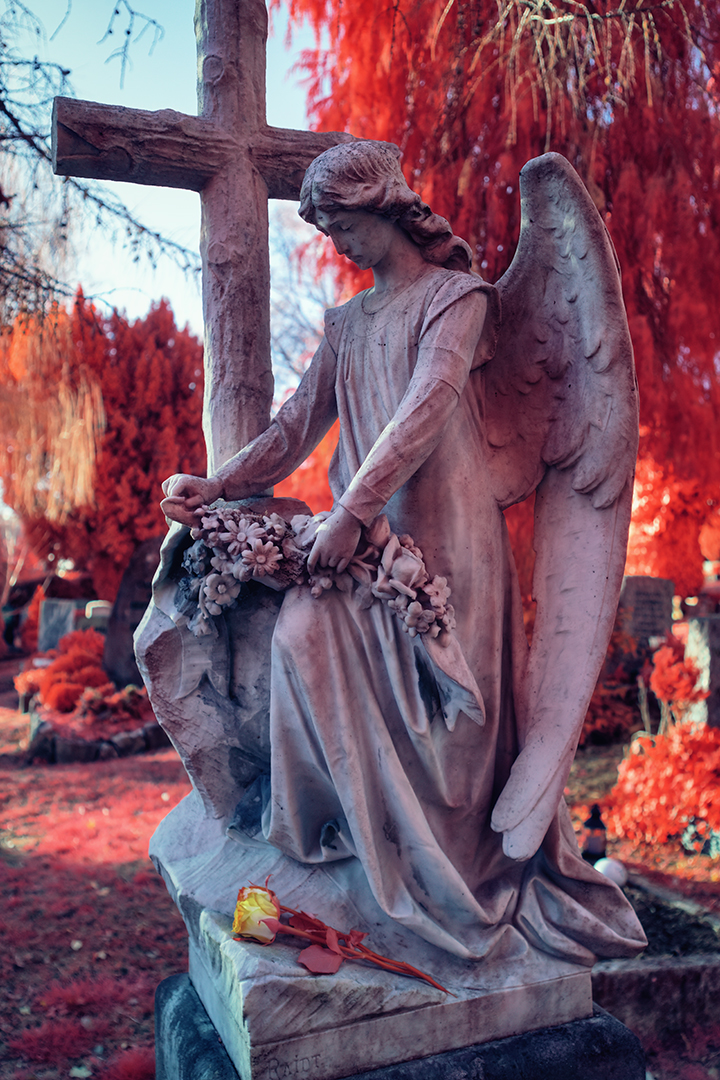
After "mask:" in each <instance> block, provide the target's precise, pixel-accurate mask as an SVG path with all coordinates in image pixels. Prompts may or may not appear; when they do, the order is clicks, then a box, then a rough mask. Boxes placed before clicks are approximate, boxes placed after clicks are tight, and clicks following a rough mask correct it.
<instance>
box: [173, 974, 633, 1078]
mask: <svg viewBox="0 0 720 1080" xmlns="http://www.w3.org/2000/svg"><path fill="white" fill-rule="evenodd" d="M155 1016H156V1020H155V1031H156V1046H157V1050H156V1073H157V1078H158V1080H237V1078H238V1077H240V1076H242V1080H249V1075H248V1074H247V1073H246V1072H244V1071H243V1072H238V1071H237V1070H236V1069H235V1067H234V1066H233V1064H232V1062H231V1061H230V1059H229V1058H228V1056H227V1055H226V1054H225V1052H224V1050H223V1049H222V1045H221V1043H220V1041H219V1039H218V1035H217V1031H216V1030H215V1028H214V1027H213V1025H212V1023H211V1022H210V1020H209V1017H208V1016H207V1013H206V1012H205V1010H204V1009H203V1006H202V1003H201V1001H200V999H199V998H198V996H197V993H196V991H195V989H194V987H193V985H192V982H191V981H190V979H189V977H188V976H187V975H174V976H172V977H171V978H170V979H166V980H165V981H164V982H162V983H161V984H160V986H159V987H158V990H157V993H156V996H155ZM318 1049H319V1048H318ZM320 1057H321V1053H314V1054H312V1055H311V1056H310V1057H307V1058H302V1059H298V1060H297V1061H296V1062H294V1063H293V1064H292V1065H290V1064H287V1063H284V1062H281V1061H279V1060H278V1061H277V1062H275V1061H272V1060H271V1061H270V1062H269V1063H268V1065H267V1067H266V1068H265V1070H264V1071H262V1072H258V1073H257V1075H258V1077H259V1078H260V1077H261V1078H262V1080H290V1078H291V1077H292V1078H302V1080H315V1077H316V1076H317V1073H316V1071H315V1062H316V1059H318V1058H320ZM343 1075H355V1076H356V1077H357V1080H520V1078H522V1080H609V1078H612V1080H644V1076H645V1063H644V1055H643V1052H642V1048H641V1046H640V1044H639V1042H638V1040H637V1038H636V1037H635V1036H634V1035H633V1034H632V1033H631V1032H630V1031H628V1029H627V1028H625V1027H623V1025H622V1024H620V1023H619V1022H618V1021H617V1020H615V1019H614V1018H613V1017H612V1016H610V1015H609V1014H608V1013H606V1012H605V1011H604V1010H603V1009H599V1008H596V1009H595V1010H594V1015H593V1016H592V1017H588V1018H587V1019H584V1020H576V1021H573V1022H570V1023H567V1024H563V1025H560V1026H552V1027H546V1028H543V1029H541V1030H539V1031H534V1032H531V1033H527V1034H523V1035H516V1036H512V1037H509V1038H506V1039H502V1040H493V1041H489V1042H486V1043H483V1044H481V1045H473V1046H468V1047H465V1048H463V1049H461V1050H451V1051H448V1052H446V1053H442V1054H433V1055H431V1056H425V1057H421V1058H417V1057H416V1058H413V1059H412V1060H407V1061H403V1062H399V1063H397V1064H394V1065H390V1066H387V1067H385V1068H380V1069H376V1070H373V1071H372V1072H363V1071H358V1070H357V1069H356V1068H353V1070H352V1073H345V1074H343Z"/></svg>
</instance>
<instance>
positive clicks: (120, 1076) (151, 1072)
mask: <svg viewBox="0 0 720 1080" xmlns="http://www.w3.org/2000/svg"><path fill="white" fill-rule="evenodd" d="M98 1078H99V1080H155V1051H154V1050H153V1048H152V1047H151V1046H137V1047H134V1048H133V1049H132V1050H125V1051H123V1053H121V1054H118V1055H117V1057H114V1058H113V1059H112V1060H111V1061H110V1062H108V1066H107V1068H106V1069H103V1071H102V1072H101V1073H99V1074H98Z"/></svg>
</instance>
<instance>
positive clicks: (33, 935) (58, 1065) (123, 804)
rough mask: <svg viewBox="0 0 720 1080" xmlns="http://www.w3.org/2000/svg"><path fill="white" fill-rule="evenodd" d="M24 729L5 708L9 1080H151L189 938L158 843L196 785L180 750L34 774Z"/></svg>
mask: <svg viewBox="0 0 720 1080" xmlns="http://www.w3.org/2000/svg"><path fill="white" fill-rule="evenodd" d="M26 727H27V720H26V719H25V720H23V719H22V718H19V717H18V714H16V713H14V712H10V711H9V710H6V709H0V736H3V735H4V739H3V738H0V827H1V828H2V834H1V836H2V842H1V843H0V934H1V935H2V939H3V943H4V948H3V949H2V950H1V951H0V1032H1V1035H2V1043H3V1044H4V1045H3V1046H2V1048H0V1075H2V1077H3V1078H4V1080H5V1078H7V1080H59V1078H60V1077H62V1078H65V1077H68V1076H70V1077H78V1078H82V1077H93V1078H94V1080H151V1078H152V1077H154V1075H155V1058H154V1050H153V995H154V992H155V987H156V986H157V984H158V982H160V981H161V980H162V979H164V978H166V976H168V975H171V974H174V973H176V972H182V971H185V970H187V961H186V949H187V936H186V932H185V927H184V925H183V922H182V919H181V918H180V916H179V914H178V913H177V910H176V909H175V906H174V905H173V903H172V901H171V900H170V898H169V896H168V894H167V892H166V890H165V886H164V884H163V882H162V880H161V879H160V878H159V876H158V875H157V874H156V872H155V870H154V868H153V866H152V864H151V863H150V861H149V859H148V858H147V846H148V840H149V838H150V836H151V834H152V832H153V830H154V829H155V827H156V826H157V824H158V823H159V821H160V820H161V819H162V818H163V817H164V816H165V814H166V813H167V811H168V810H169V809H170V808H171V807H172V806H174V805H175V804H176V803H177V802H179V800H180V799H181V798H182V797H183V796H184V795H185V794H186V793H187V792H188V791H189V789H190V785H189V782H188V780H187V777H186V775H185V771H184V769H183V767H182V765H181V764H180V761H179V759H178V758H177V755H176V754H175V753H174V751H170V750H165V751H160V752H156V753H154V754H146V755H139V756H137V757H131V758H125V759H120V760H117V759H116V760H113V761H107V762H95V763H93V764H88V765H55V766H41V765H38V766H25V765H23V764H22V753H21V748H22V737H23V735H24V734H25V729H26ZM2 743H4V745H2ZM2 751H4V752H2Z"/></svg>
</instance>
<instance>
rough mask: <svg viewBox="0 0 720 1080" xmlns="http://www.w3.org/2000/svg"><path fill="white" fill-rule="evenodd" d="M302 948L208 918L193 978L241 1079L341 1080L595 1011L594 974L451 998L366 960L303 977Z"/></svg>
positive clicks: (464, 991)
mask: <svg viewBox="0 0 720 1080" xmlns="http://www.w3.org/2000/svg"><path fill="white" fill-rule="evenodd" d="M298 952H299V948H297V947H294V946H293V945H279V944H278V943H277V942H276V943H275V944H274V945H273V946H272V948H271V949H267V948H264V947H263V946H261V945H252V944H247V945H246V944H244V943H240V942H236V941H233V939H232V933H231V921H230V919H229V918H227V917H225V916H222V915H217V914H213V913H211V912H208V911H203V913H202V915H201V918H200V940H199V942H197V943H193V942H191V945H190V957H189V968H190V979H191V981H192V983H193V986H194V987H195V989H196V991H197V993H198V996H199V998H200V1000H201V1001H202V1003H203V1005H204V1006H205V1009H206V1011H207V1013H208V1016H209V1017H210V1019H211V1020H212V1022H213V1024H214V1025H215V1027H216V1028H217V1031H218V1033H219V1035H220V1037H221V1039H222V1042H223V1045H224V1047H225V1049H226V1051H227V1053H228V1056H229V1057H230V1060H231V1061H232V1062H233V1064H234V1065H235V1068H236V1069H237V1071H238V1072H239V1074H240V1076H241V1077H242V1078H243V1080H286V1078H290V1077H303V1078H305V1080H332V1078H333V1077H338V1076H349V1075H352V1074H353V1073H356V1072H365V1071H369V1070H372V1069H377V1068H380V1067H381V1066H384V1065H392V1064H395V1063H396V1062H401V1061H411V1060H414V1059H416V1058H422V1057H427V1056H429V1055H431V1054H438V1053H442V1052H444V1051H446V1050H457V1049H460V1048H462V1047H465V1046H470V1045H474V1044H477V1043H483V1042H488V1041H490V1040H492V1039H500V1038H504V1037H505V1036H508V1035H516V1034H519V1033H521V1032H527V1031H533V1030H537V1029H539V1028H543V1027H547V1026H550V1025H556V1024H564V1023H567V1022H568V1021H570V1020H576V1019H578V1018H580V1017H585V1016H588V1015H591V1013H592V996H591V986H590V972H589V971H587V970H581V971H576V972H575V973H573V974H558V975H557V976H556V977H555V978H551V979H546V980H544V981H542V982H539V983H535V984H533V985H532V986H527V985H526V984H523V983H520V984H518V982H517V977H515V978H514V977H513V975H512V971H509V972H508V973H506V974H505V975H504V976H503V975H501V974H500V973H499V972H496V973H494V975H493V976H489V977H488V978H487V979H486V980H485V981H486V985H485V986H484V987H482V988H480V987H478V988H476V989H471V988H462V987H459V986H456V987H455V992H456V996H455V997H451V996H450V995H446V994H443V993H442V992H441V991H438V990H435V989H433V988H432V987H429V986H428V987H427V989H426V988H425V984H417V986H416V985H415V984H414V983H413V981H412V980H409V979H402V980H400V979H398V978H397V977H396V976H392V975H391V974H389V973H387V972H383V971H379V970H377V971H376V970H373V969H371V968H366V967H365V966H364V965H361V964H352V963H346V964H344V965H343V967H342V968H341V969H340V971H339V972H338V973H337V974H336V975H328V976H312V975H309V974H307V973H305V974H303V973H302V972H303V970H304V969H303V968H301V967H300V965H298V964H297V962H296V958H297V954H298ZM482 981H483V980H482V979H480V980H479V982H482ZM343 1021H344V1022H343ZM282 1036H286V1037H282Z"/></svg>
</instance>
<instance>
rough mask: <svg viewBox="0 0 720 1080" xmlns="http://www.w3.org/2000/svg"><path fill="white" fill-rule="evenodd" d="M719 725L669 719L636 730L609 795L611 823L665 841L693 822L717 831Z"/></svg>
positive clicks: (701, 830)
mask: <svg viewBox="0 0 720 1080" xmlns="http://www.w3.org/2000/svg"><path fill="white" fill-rule="evenodd" d="M719 793H720V729H717V728H711V727H708V725H707V724H701V725H695V724H688V723H683V724H671V725H670V727H668V729H667V731H665V732H664V733H663V734H661V735H656V736H654V737H653V736H650V735H637V736H636V737H635V739H634V740H633V742H632V743H631V745H630V750H629V752H628V755H627V757H626V758H625V759H624V760H623V761H622V762H621V763H620V767H619V769H618V782H617V784H616V785H615V787H614V788H613V790H612V791H611V792H610V795H609V796H608V802H609V803H610V810H609V811H608V815H607V822H608V826H609V828H611V829H612V830H613V832H614V833H615V835H616V836H619V837H627V838H628V839H629V840H633V841H636V842H643V841H644V842H645V843H648V844H664V843H665V842H666V841H668V840H670V839H672V838H674V837H678V836H680V835H681V834H682V833H683V832H684V831H685V829H687V828H688V826H690V825H692V824H695V826H696V828H697V831H698V834H699V835H701V836H702V835H703V834H705V833H706V832H709V831H711V832H718V831H720V797H719Z"/></svg>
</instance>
